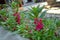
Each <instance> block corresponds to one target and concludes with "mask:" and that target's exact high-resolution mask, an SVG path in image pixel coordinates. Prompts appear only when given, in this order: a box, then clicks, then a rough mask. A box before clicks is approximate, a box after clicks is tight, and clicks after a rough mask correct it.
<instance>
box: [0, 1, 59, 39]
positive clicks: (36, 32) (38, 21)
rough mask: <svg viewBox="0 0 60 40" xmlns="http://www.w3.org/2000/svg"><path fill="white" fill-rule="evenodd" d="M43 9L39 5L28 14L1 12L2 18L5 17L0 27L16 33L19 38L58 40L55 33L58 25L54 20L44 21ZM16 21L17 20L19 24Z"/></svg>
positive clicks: (14, 6) (47, 19)
mask: <svg viewBox="0 0 60 40" xmlns="http://www.w3.org/2000/svg"><path fill="white" fill-rule="evenodd" d="M16 5H17V4H16V3H15V2H13V3H12V5H11V7H12V8H16V7H17V6H16ZM43 8H44V6H43V7H40V6H39V5H38V6H37V7H32V8H31V9H29V11H28V14H27V13H26V12H22V13H21V12H20V13H19V12H18V9H17V12H16V11H15V12H13V11H5V10H3V11H2V10H1V11H0V15H2V17H3V18H5V17H6V19H5V21H1V25H2V26H3V27H4V28H6V29H8V30H10V31H17V33H19V34H20V35H21V36H23V37H26V38H29V39H31V40H58V37H57V36H56V34H55V31H56V26H57V25H58V24H59V23H58V22H57V23H56V20H55V19H54V18H46V19H44V16H45V14H46V11H42V10H43ZM25 13H26V14H25ZM14 15H15V16H14ZM27 16H28V17H27ZM31 19H32V20H31ZM16 20H19V23H20V24H18V23H17V21H16ZM56 24H57V25H56Z"/></svg>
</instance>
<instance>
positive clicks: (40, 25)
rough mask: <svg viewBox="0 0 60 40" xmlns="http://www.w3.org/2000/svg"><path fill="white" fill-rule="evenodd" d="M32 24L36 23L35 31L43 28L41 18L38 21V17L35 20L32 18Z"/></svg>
mask: <svg viewBox="0 0 60 40" xmlns="http://www.w3.org/2000/svg"><path fill="white" fill-rule="evenodd" d="M34 24H35V25H36V28H35V29H36V30H37V31H40V30H41V29H42V28H43V22H42V19H41V18H40V21H39V19H37V20H34Z"/></svg>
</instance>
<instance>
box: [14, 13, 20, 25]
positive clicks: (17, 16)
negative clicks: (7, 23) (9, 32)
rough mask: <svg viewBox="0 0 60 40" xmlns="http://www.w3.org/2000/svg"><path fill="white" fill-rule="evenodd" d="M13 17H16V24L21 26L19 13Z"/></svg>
mask: <svg viewBox="0 0 60 40" xmlns="http://www.w3.org/2000/svg"><path fill="white" fill-rule="evenodd" d="M13 16H15V17H16V22H17V23H18V24H20V14H19V13H18V12H16V13H14V14H13Z"/></svg>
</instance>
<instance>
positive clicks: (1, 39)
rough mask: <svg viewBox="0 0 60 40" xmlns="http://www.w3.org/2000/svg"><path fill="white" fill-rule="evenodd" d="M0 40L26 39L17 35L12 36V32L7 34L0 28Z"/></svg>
mask: <svg viewBox="0 0 60 40" xmlns="http://www.w3.org/2000/svg"><path fill="white" fill-rule="evenodd" d="M0 40H28V39H26V38H23V37H21V36H20V35H18V34H14V32H8V31H7V30H4V29H3V27H0Z"/></svg>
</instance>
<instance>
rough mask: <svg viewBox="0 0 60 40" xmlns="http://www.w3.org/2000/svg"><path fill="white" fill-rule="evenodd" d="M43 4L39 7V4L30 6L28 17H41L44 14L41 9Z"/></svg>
mask: <svg viewBox="0 0 60 40" xmlns="http://www.w3.org/2000/svg"><path fill="white" fill-rule="evenodd" d="M43 8H44V6H43V7H40V5H38V6H36V7H31V9H30V8H29V10H30V11H29V16H30V18H32V19H33V18H43V17H44V16H45V13H46V11H43V12H42V10H43Z"/></svg>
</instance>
